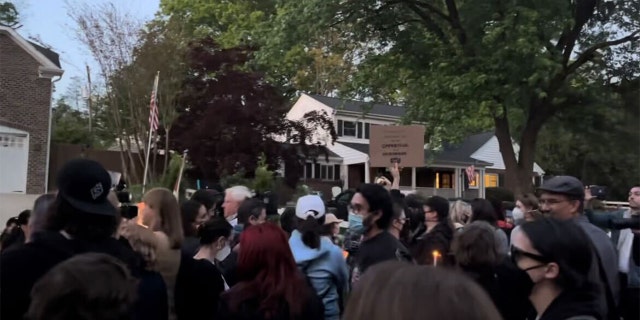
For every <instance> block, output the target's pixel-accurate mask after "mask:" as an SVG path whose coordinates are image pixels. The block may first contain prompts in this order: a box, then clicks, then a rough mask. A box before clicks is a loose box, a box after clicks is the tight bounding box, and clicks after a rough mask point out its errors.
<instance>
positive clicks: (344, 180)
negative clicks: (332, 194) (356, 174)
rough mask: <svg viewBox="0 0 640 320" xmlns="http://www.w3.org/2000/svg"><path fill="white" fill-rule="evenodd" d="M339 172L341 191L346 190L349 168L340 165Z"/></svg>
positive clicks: (347, 187)
mask: <svg viewBox="0 0 640 320" xmlns="http://www.w3.org/2000/svg"><path fill="white" fill-rule="evenodd" d="M340 170H341V171H342V190H347V189H349V166H348V165H346V164H342V165H341V166H340Z"/></svg>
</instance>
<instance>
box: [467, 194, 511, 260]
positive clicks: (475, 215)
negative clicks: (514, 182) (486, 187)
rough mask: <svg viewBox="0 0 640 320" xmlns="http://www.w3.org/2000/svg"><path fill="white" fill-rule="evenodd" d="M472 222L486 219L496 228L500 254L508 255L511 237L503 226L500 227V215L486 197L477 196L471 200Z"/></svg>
mask: <svg viewBox="0 0 640 320" xmlns="http://www.w3.org/2000/svg"><path fill="white" fill-rule="evenodd" d="M471 212H472V213H471V222H474V221H485V222H487V223H489V224H490V225H492V226H493V228H494V229H495V236H496V239H498V244H499V245H498V250H499V251H500V254H502V255H506V254H507V253H508V252H509V239H508V238H507V234H506V233H505V232H504V230H502V229H501V228H498V216H497V214H496V212H495V209H494V207H493V205H492V204H491V202H490V201H489V200H486V199H480V198H476V199H473V200H472V201H471Z"/></svg>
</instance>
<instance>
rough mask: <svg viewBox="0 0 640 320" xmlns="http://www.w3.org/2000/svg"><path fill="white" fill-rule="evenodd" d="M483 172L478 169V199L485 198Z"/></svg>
mask: <svg viewBox="0 0 640 320" xmlns="http://www.w3.org/2000/svg"><path fill="white" fill-rule="evenodd" d="M484 172H485V170H484V169H480V177H479V178H478V179H480V181H478V187H479V191H478V196H479V197H480V198H484V197H485V187H484Z"/></svg>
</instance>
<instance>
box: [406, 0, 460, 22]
mask: <svg viewBox="0 0 640 320" xmlns="http://www.w3.org/2000/svg"><path fill="white" fill-rule="evenodd" d="M406 2H407V3H413V4H415V5H416V6H419V7H422V8H425V9H427V10H429V11H430V12H432V13H434V14H435V15H437V16H439V17H440V18H442V19H444V20H446V21H450V17H449V16H448V15H446V14H445V13H444V12H442V10H440V9H438V8H436V7H435V6H434V5H432V4H429V3H426V2H420V1H410V0H408V1H406Z"/></svg>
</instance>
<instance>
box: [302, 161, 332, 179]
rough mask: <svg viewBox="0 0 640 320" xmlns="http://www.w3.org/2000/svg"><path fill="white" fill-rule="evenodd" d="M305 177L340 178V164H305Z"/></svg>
mask: <svg viewBox="0 0 640 320" xmlns="http://www.w3.org/2000/svg"><path fill="white" fill-rule="evenodd" d="M304 177H305V179H322V180H331V181H334V180H340V165H338V164H336V165H333V164H331V165H324V164H319V163H316V164H312V163H306V164H305V166H304Z"/></svg>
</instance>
